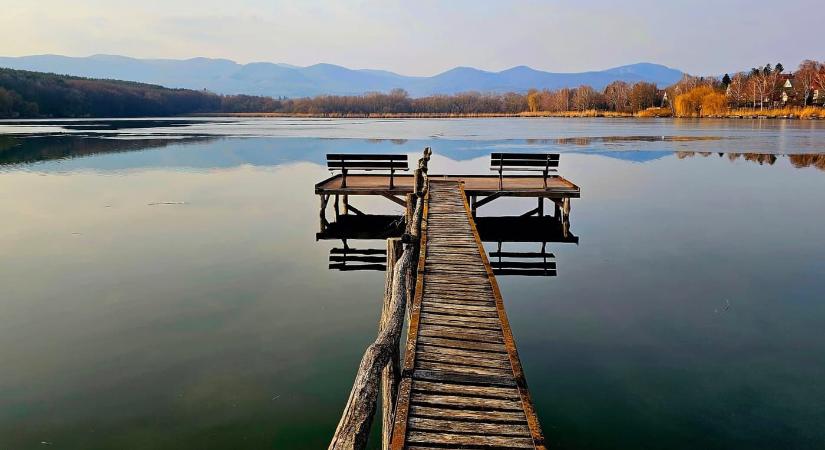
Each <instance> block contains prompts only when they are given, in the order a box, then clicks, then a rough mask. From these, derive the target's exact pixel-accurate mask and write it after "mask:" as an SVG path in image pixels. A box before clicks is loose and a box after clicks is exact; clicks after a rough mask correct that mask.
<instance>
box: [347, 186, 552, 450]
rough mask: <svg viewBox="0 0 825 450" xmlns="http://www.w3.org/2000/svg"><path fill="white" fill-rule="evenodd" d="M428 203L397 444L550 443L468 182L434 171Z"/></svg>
mask: <svg viewBox="0 0 825 450" xmlns="http://www.w3.org/2000/svg"><path fill="white" fill-rule="evenodd" d="M487 181H488V180H484V182H487ZM465 182H466V183H468V184H469V183H470V182H469V181H465ZM476 182H477V181H476ZM524 182H525V183H527V181H524ZM558 182H559V183H562V182H561V181H558ZM349 183H350V181H349V179H348V184H349ZM516 184H517V182H516V183H514V186H515V185H516ZM426 202H427V207H426V208H425V210H426V211H427V212H426V214H425V218H424V222H425V226H424V227H423V231H422V233H423V236H422V242H424V244H423V245H424V246H425V248H423V249H422V252H421V254H422V261H420V262H419V272H418V279H417V281H416V284H417V286H419V287H420V288H417V289H416V296H415V298H414V299H413V304H412V307H411V311H412V316H411V320H410V330H409V332H408V338H409V341H408V343H407V351H408V352H410V354H408V355H407V357H406V358H405V361H404V374H405V375H404V376H405V378H404V381H402V386H406V388H405V389H402V390H401V391H400V392H399V394H400V396H401V397H400V398H399V405H401V406H400V407H399V408H398V410H397V411H396V414H395V427H394V432H393V433H394V435H393V441H392V446H391V447H392V448H393V449H402V448H406V449H415V448H420V449H423V448H488V449H489V448H534V449H545V444H544V436H543V434H542V432H541V428H540V426H539V423H538V419H537V418H536V416H535V411H534V409H533V406H532V402H531V400H530V396H529V392H528V391H527V387H526V382H525V380H524V376H523V372H522V369H521V363H520V361H519V360H518V354H517V352H516V350H515V343H514V342H513V337H512V332H511V331H510V326H509V323H508V321H507V316H506V314H505V313H504V308H503V302H502V300H501V294H500V292H499V290H498V285H497V283H496V280H495V275H494V274H493V270H492V268H491V266H490V263H489V261H488V260H487V256H486V254H485V253H484V249H483V247H482V246H481V242H480V240H479V237H478V231H477V229H476V225H475V222H474V221H473V218H472V215H471V212H470V209H469V206H468V204H467V201H466V198H465V194H464V190H463V188H462V186H461V184H459V183H458V182H456V181H451V180H449V179H443V180H439V179H430V183H429V192H428V194H427V196H426ZM396 432H397V434H396Z"/></svg>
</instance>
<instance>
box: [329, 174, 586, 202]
mask: <svg viewBox="0 0 825 450" xmlns="http://www.w3.org/2000/svg"><path fill="white" fill-rule="evenodd" d="M427 177H428V178H429V179H430V180H432V181H461V182H464V192H465V193H466V194H467V195H468V196H483V195H491V194H498V195H501V196H510V197H544V198H564V197H568V198H579V193H580V191H579V188H578V186H576V185H575V184H573V183H572V182H570V181H568V180H567V179H565V178H564V177H561V176H551V177H550V178H548V179H547V187H546V188H545V187H544V181H543V179H542V177H540V176H536V175H507V176H506V177H505V178H504V183H503V185H502V186H501V187H499V178H498V175H437V174H428V175H427ZM413 179H414V177H413V176H412V175H395V177H394V183H393V187H392V188H390V187H389V184H390V177H389V176H388V175H379V174H350V175H347V182H346V186H342V184H343V183H342V181H343V178H342V176H341V175H340V174H338V175H333V176H331V177H329V178H327V179H326V180H323V181H321V182H320V183H318V184H317V185H315V193H316V194H320V195H330V194H331V195H405V194H409V193H411V192H412V191H413ZM468 198H469V197H468Z"/></svg>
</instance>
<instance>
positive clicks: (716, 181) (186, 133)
mask: <svg viewBox="0 0 825 450" xmlns="http://www.w3.org/2000/svg"><path fill="white" fill-rule="evenodd" d="M425 146H430V147H432V149H433V152H434V155H433V158H432V161H431V162H430V168H431V171H432V172H438V173H490V172H489V154H490V153H491V152H497V151H518V152H554V153H561V166H560V173H561V174H562V175H563V176H564V177H566V178H567V179H569V180H571V181H572V182H574V183H576V184H577V185H578V186H580V187H581V192H582V193H581V198H580V199H574V200H573V202H572V211H571V215H570V233H572V234H573V235H575V236H576V237H577V238H578V243H572V242H564V243H561V242H556V243H550V244H547V250H548V251H550V252H552V253H554V254H555V261H556V264H557V274H556V276H546V277H522V276H501V277H499V284H500V285H501V289H502V294H503V297H504V302H505V306H506V309H507V313H508V316H509V319H510V323H511V325H512V329H513V333H514V336H515V340H516V343H517V345H518V350H519V354H520V357H521V361H522V363H523V365H524V368H525V372H526V375H527V380H528V382H529V385H530V389H531V393H532V396H533V401H534V403H535V406H536V409H537V412H538V416H539V418H540V420H541V423H542V427H543V430H544V433H545V435H546V437H547V440H548V442H549V443H550V446H551V447H553V448H559V449H625V448H636V449H638V448H651V449H659V448H673V449H696V448H700V449H731V448H748V449H779V448H782V449H816V448H825V427H823V424H825V356H823V355H825V339H823V324H825V237H823V223H825V201H824V200H823V193H825V122H819V121H770V120H761V121H760V120H754V121H750V120H701V121H697V120H655V119H651V120H627V119H616V120H611V119H479V120H473V119H455V120H428V119H418V120H367V119H351V120H350V119H340V120H332V119H329V120H325V119H233V118H209V119H188V118H187V119H162V118H160V119H139V120H117V121H109V120H67V121H60V120H44V121H6V122H0V221H1V222H0V223H1V224H0V448H2V449H42V448H50V447H53V448H60V449H180V448H197V449H225V448H233V449H260V448H278V449H281V448H284V449H287V448H288V449H292V448H295V449H317V448H325V447H326V445H327V443H328V440H329V438H330V436H331V435H332V433H333V431H334V429H335V426H336V424H337V421H338V419H339V416H340V413H341V410H342V408H343V406H344V404H345V402H346V399H347V396H348V394H349V390H350V388H351V385H352V381H353V377H354V374H355V371H356V368H357V366H358V363H359V361H360V358H361V355H362V353H363V351H364V349H365V348H366V346H367V345H368V344H369V343H370V342H372V340H373V339H374V338H375V335H376V327H377V323H378V316H379V313H380V304H381V298H382V295H383V281H384V274H383V273H382V272H380V271H338V270H330V269H329V268H328V266H329V254H330V250H331V249H332V248H335V247H340V246H341V245H342V242H341V241H340V240H338V241H336V240H316V232H317V231H318V199H317V197H316V196H315V195H314V192H313V186H314V184H315V183H316V182H318V181H320V180H322V179H323V178H326V177H327V176H329V172H328V171H327V169H326V167H325V154H327V153H346V152H351V153H406V154H409V155H410V158H411V160H412V159H417V158H418V157H419V156H420V154H421V150H422V149H423V148H424V147H425ZM352 202H353V204H354V205H356V206H357V207H358V208H359V209H360V210H362V211H365V212H369V213H375V214H401V213H402V209H401V207H400V206H398V205H396V204H394V203H391V202H389V201H387V200H385V199H382V198H354V199H353V201H352ZM534 202H535V201H534V200H533V201H528V200H519V199H502V200H497V201H496V202H493V203H492V204H490V205H489V206H487V207H485V208H482V209H481V210H479V211H480V215H482V216H484V215H495V216H512V215H519V214H521V213H523V212H525V211H527V210H529V209H531V208H533V207H534V206H535V205H534ZM348 245H350V246H352V247H365V248H383V247H384V243H383V241H381V240H350V241H349V242H348ZM486 245H488V250H493V249H495V248H496V246H497V243H493V242H487V243H486ZM503 246H504V249H506V250H514V251H537V250H540V247H541V244H540V243H535V242H520V243H519V242H505V243H504V244H503Z"/></svg>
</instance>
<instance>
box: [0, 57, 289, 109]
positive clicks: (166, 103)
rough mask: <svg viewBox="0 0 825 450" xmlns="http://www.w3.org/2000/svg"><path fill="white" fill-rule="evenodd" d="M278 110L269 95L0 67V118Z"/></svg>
mask: <svg viewBox="0 0 825 450" xmlns="http://www.w3.org/2000/svg"><path fill="white" fill-rule="evenodd" d="M279 106H280V105H279V102H278V101H277V100H275V99H272V98H269V97H255V96H248V95H217V94H214V93H211V92H206V91H194V90H191V89H169V88H165V87H162V86H156V85H152V84H144V83H135V82H131V81H116V80H98V79H90V78H81V77H72V76H65V75H55V74H49V73H40V72H29V71H24V70H13V69H3V68H0V118H33V117H146V116H176V115H181V114H194V113H231V112H264V111H274V110H277V109H278V108H279Z"/></svg>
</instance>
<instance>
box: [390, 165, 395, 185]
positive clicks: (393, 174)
mask: <svg viewBox="0 0 825 450" xmlns="http://www.w3.org/2000/svg"><path fill="white" fill-rule="evenodd" d="M394 176H395V170H393V169H390V189H392V188H393V177H394Z"/></svg>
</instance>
